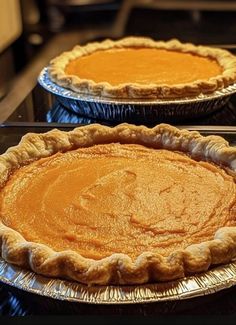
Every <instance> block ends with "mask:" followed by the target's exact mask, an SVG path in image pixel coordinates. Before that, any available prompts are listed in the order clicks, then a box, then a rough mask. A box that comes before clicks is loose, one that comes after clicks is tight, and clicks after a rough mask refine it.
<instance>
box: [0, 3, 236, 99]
mask: <svg viewBox="0 0 236 325" xmlns="http://www.w3.org/2000/svg"><path fill="white" fill-rule="evenodd" d="M79 34H80V37H79ZM58 35H61V37H60V40H58V43H57V44H55V42H53V39H54V38H55V37H56V36H58ZM124 35H145V36H151V37H153V38H155V39H164V40H166V39H170V38H175V37H176V38H178V39H180V40H181V41H190V42H194V43H199V44H200V43H201V44H216V45H224V46H226V47H230V46H231V45H232V44H235V43H236V1H235V0H231V1H230V0H229V1H226V0H220V1H213V0H208V1H204V0H123V1H122V0H1V3H0V69H1V74H0V88H1V93H2V96H3V93H5V92H6V83H9V82H10V81H11V80H12V78H13V77H14V76H15V75H16V74H17V73H19V72H20V71H21V70H22V69H24V68H25V67H26V65H27V64H30V63H31V62H32V60H33V59H34V58H35V57H36V56H37V55H38V56H39V55H44V56H45V60H46V61H47V60H49V59H50V58H51V57H52V56H53V55H55V54H56V52H58V53H59V52H61V51H62V50H64V49H67V48H71V47H72V46H73V45H74V43H77V42H78V43H84V42H87V41H90V40H92V39H94V40H95V39H102V38H105V37H111V38H119V37H121V36H124ZM50 42H52V43H53V49H51V52H50V51H49V52H46V53H45V52H44V53H41V51H42V49H43V48H45V46H47V45H49V44H50ZM4 88H5V89H4Z"/></svg>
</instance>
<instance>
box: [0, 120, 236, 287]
mask: <svg viewBox="0 0 236 325" xmlns="http://www.w3.org/2000/svg"><path fill="white" fill-rule="evenodd" d="M115 142H120V143H128V144H129V143H136V144H141V145H144V146H148V147H152V148H155V149H158V148H159V149H160V148H161V149H167V150H170V151H178V152H183V153H186V154H189V155H190V156H191V158H193V159H196V160H199V159H202V160H207V161H210V162H213V163H214V164H217V165H218V166H224V168H228V169H229V170H230V171H232V172H234V171H235V169H236V149H235V148H233V147H230V146H229V144H228V142H227V141H225V140H224V139H223V138H221V137H218V136H207V137H203V136H201V135H200V134H199V133H198V132H196V131H192V132H190V131H187V130H179V129H177V128H175V127H173V126H170V125H167V124H160V125H157V126H156V127H154V128H147V127H145V126H135V125H130V124H120V125H118V126H116V127H114V128H110V127H107V126H101V125H99V124H93V125H88V126H83V127H78V128H75V129H74V130H73V131H70V132H63V131H60V130H56V129H55V130H52V131H49V132H47V133H42V134H33V133H29V134H27V135H25V136H24V137H23V138H22V140H21V142H20V143H19V145H17V146H15V147H11V148H9V149H8V150H7V151H6V153H4V154H3V155H1V156H0V187H1V188H3V187H4V185H5V183H6V181H7V180H8V179H9V177H10V175H11V174H12V173H13V172H14V170H16V169H18V168H21V167H22V166H24V165H26V164H29V163H30V162H32V161H34V160H38V159H40V158H43V157H44V158H45V157H50V156H52V155H53V154H55V153H57V152H67V151H70V150H74V149H77V148H81V147H90V146H93V145H95V144H104V143H115ZM0 247H1V250H0V251H1V256H2V258H3V259H5V260H6V261H7V262H9V263H13V264H16V265H19V266H21V267H26V268H29V269H31V270H33V271H34V272H36V273H39V274H42V275H45V276H50V277H62V278H67V279H72V280H76V281H79V282H81V283H85V284H90V285H92V284H97V285H107V284H139V283H147V282H157V281H168V280H174V279H178V278H181V277H184V276H187V275H189V274H194V273H197V272H202V271H206V270H208V269H209V268H210V267H212V266H214V265H217V264H221V263H223V264H224V263H228V262H230V261H231V260H232V259H233V258H234V257H235V256H236V227H222V228H219V229H218V230H217V232H216V233H215V236H214V239H213V240H209V241H206V242H202V243H199V244H193V245H190V246H188V247H187V248H186V249H183V250H176V251H173V253H171V254H170V255H169V256H168V257H164V256H162V255H160V254H156V253H155V254H154V253H151V252H143V253H142V254H140V255H139V256H138V257H137V258H136V260H135V261H132V260H131V258H130V257H129V256H128V255H125V254H112V255H111V256H109V257H106V258H102V259H100V260H93V259H89V258H85V257H82V256H81V255H80V254H78V253H77V252H75V251H71V250H67V251H62V252H56V251H54V250H53V249H51V248H49V247H48V246H46V245H43V244H38V243H34V242H28V241H26V240H25V239H24V238H23V236H22V235H21V234H20V233H19V232H17V231H15V230H13V229H11V228H9V227H7V226H5V225H4V224H3V223H2V222H1V220H0Z"/></svg>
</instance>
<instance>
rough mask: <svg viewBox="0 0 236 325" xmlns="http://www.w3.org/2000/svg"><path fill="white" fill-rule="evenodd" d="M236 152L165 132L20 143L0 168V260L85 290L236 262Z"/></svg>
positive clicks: (87, 134)
mask: <svg viewBox="0 0 236 325" xmlns="http://www.w3.org/2000/svg"><path fill="white" fill-rule="evenodd" d="M235 168H236V149H235V148H233V147H230V146H229V144H228V143H227V142H226V141H225V140H224V139H223V138H221V137H218V136H207V137H203V136H201V135H200V134H199V133H198V132H196V131H195V132H193V131H192V132H190V131H187V130H179V129H177V128H175V127H173V126H170V125H168V124H160V125H157V126H156V127H154V128H147V127H145V126H135V125H130V124H120V125H118V126H116V127H113V128H110V127H107V126H102V125H99V124H92V125H88V126H83V127H78V128H75V129H74V130H73V131H70V132H63V131H60V130H56V129H55V130H52V131H49V132H47V133H42V134H33V133H30V134H27V135H25V136H24V137H23V139H22V140H21V142H20V143H19V144H18V145H17V146H15V147H12V148H10V149H8V151H7V152H6V153H4V154H3V155H1V156H0V243H1V255H2V257H3V259H5V260H6V261H7V262H9V263H13V264H16V265H19V266H21V267H26V268H30V269H31V270H33V271H34V272H36V273H39V274H43V275H45V276H50V277H61V278H67V279H72V280H75V281H78V282H81V283H85V284H90V285H92V284H99V285H107V284H139V283H147V282H158V281H169V280H174V279H178V278H181V277H184V276H188V275H189V274H196V273H198V272H202V271H206V270H208V269H209V268H211V267H213V266H214V265H218V264H222V263H223V264H224V263H228V262H230V261H231V260H232V259H233V258H234V257H235V256H236V184H235Z"/></svg>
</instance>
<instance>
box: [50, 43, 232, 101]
mask: <svg viewBox="0 0 236 325" xmlns="http://www.w3.org/2000/svg"><path fill="white" fill-rule="evenodd" d="M140 46H141V47H147V48H158V49H159V48H160V49H168V50H175V51H176V50H177V51H180V52H188V53H193V54H198V55H200V56H203V57H210V58H213V59H216V60H217V61H218V63H219V64H220V66H221V67H222V68H223V72H222V74H221V75H218V76H216V77H212V78H210V79H209V80H197V81H195V82H192V83H186V84H179V85H170V86H169V85H164V84H163V85H154V84H150V85H140V84H135V83H127V84H121V85H119V86H112V85H111V84H109V83H108V82H100V83H95V82H94V81H92V80H87V79H80V78H79V77H78V76H75V75H67V74H66V73H65V67H66V65H67V64H68V63H69V62H70V61H71V60H73V59H75V58H78V57H81V56H84V55H87V54H91V53H93V52H95V51H97V50H106V49H111V48H124V47H140ZM48 71H49V75H50V77H51V79H52V80H53V81H54V82H56V83H57V84H59V85H60V86H63V87H65V88H70V89H72V90H73V91H75V92H79V93H82V94H86V95H88V94H89V95H93V96H102V97H107V98H125V99H132V98H139V99H150V98H152V99H153V98H159V99H165V98H166V99H170V98H173V99H174V98H183V97H193V96H197V95H199V94H201V93H203V94H209V93H213V92H214V91H216V90H220V89H223V88H225V87H227V86H229V85H232V84H233V83H235V82H236V57H235V56H234V55H232V54H231V53H229V52H228V51H226V50H222V49H217V48H211V47H206V46H195V45H193V44H190V43H181V42H179V41H178V40H176V39H173V40H170V41H167V42H163V41H154V40H152V39H150V38H144V37H126V38H123V39H121V40H118V41H112V40H109V39H108V40H105V41H103V42H100V43H98V42H94V43H89V44H87V45H85V46H78V45H77V46H75V47H74V48H73V49H72V50H71V51H68V52H64V53H62V54H61V55H59V56H58V57H56V58H54V59H53V60H51V62H50V65H49V70H48Z"/></svg>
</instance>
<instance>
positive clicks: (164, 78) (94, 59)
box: [48, 37, 236, 100]
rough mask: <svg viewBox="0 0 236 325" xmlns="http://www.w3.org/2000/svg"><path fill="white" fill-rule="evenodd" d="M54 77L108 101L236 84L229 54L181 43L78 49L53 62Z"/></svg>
mask: <svg viewBox="0 0 236 325" xmlns="http://www.w3.org/2000/svg"><path fill="white" fill-rule="evenodd" d="M48 71H49V76H50V78H51V79H52V80H53V81H54V82H55V83H57V84H58V85H60V86H63V87H65V88H69V89H72V90H73V91H75V92H78V93H82V94H86V95H91V96H100V97H105V98H117V99H118V98H124V99H132V98H139V99H144V100H145V99H150V98H151V99H153V98H154V99H155V98H162V99H163V98H164V99H165V98H166V99H169V98H172V99H173V98H174V99H178V98H184V97H193V96H197V95H199V94H211V93H213V92H215V91H216V90H221V89H223V88H225V87H227V86H229V85H232V84H234V83H235V81H236V57H235V56H234V55H232V54H231V53H230V52H228V51H226V50H222V49H218V48H211V47H207V46H195V45H193V44H190V43H181V42H179V41H178V40H175V39H174V40H170V41H167V42H164V41H154V40H152V39H150V38H144V37H126V38H123V39H120V40H116V41H113V40H109V39H108V40H105V41H102V42H94V43H89V44H87V45H85V46H79V45H77V46H75V47H74V48H73V49H72V50H71V51H68V52H64V53H62V54H61V55H59V56H58V57H56V58H54V59H53V60H51V62H50V64H49V68H48Z"/></svg>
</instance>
